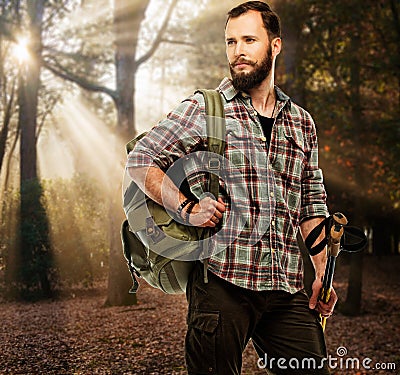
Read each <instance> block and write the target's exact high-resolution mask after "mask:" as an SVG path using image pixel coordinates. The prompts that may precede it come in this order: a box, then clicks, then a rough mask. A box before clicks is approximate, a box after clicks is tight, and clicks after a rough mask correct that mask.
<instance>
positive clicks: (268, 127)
mask: <svg viewBox="0 0 400 375" xmlns="http://www.w3.org/2000/svg"><path fill="white" fill-rule="evenodd" d="M257 114H258V119H259V120H260V123H261V127H262V130H263V132H264V136H265V138H267V142H268V145H269V144H270V142H271V133H272V126H273V125H274V119H273V118H270V117H265V116H261V115H260V114H259V113H257Z"/></svg>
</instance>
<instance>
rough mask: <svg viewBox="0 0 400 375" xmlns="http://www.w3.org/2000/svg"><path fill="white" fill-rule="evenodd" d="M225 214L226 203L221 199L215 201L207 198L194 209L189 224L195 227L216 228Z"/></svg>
mask: <svg viewBox="0 0 400 375" xmlns="http://www.w3.org/2000/svg"><path fill="white" fill-rule="evenodd" d="M224 212H225V203H224V201H223V200H222V199H221V198H218V201H215V200H214V199H212V198H210V197H205V198H204V199H202V200H201V201H200V202H199V203H197V204H195V206H194V207H193V210H192V213H191V214H190V218H189V223H190V224H192V225H194V226H195V227H211V228H214V227H215V226H217V224H218V223H219V221H220V220H221V219H222V215H223V213H224Z"/></svg>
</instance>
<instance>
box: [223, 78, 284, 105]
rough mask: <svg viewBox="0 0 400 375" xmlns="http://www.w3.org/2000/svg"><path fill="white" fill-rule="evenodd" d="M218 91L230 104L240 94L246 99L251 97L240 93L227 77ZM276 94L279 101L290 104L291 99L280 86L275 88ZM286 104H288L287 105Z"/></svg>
mask: <svg viewBox="0 0 400 375" xmlns="http://www.w3.org/2000/svg"><path fill="white" fill-rule="evenodd" d="M218 90H219V91H220V92H221V93H222V95H223V96H224V97H225V99H226V100H227V101H228V102H229V101H231V100H232V99H233V98H234V97H235V96H237V95H238V94H241V95H242V96H243V97H244V98H248V97H249V95H248V94H246V93H245V92H242V93H241V92H239V91H238V90H236V89H235V87H233V84H232V80H231V79H229V78H227V77H225V78H224V79H223V80H222V82H221V83H220V85H219V86H218ZM275 93H276V97H277V99H278V101H281V102H288V101H290V97H289V96H287V95H286V94H285V93H284V92H283V91H282V90H281V89H280V88H279V87H278V86H275ZM285 104H286V103H285Z"/></svg>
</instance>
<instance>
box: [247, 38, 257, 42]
mask: <svg viewBox="0 0 400 375" xmlns="http://www.w3.org/2000/svg"><path fill="white" fill-rule="evenodd" d="M253 42H255V39H254V38H246V43H253Z"/></svg>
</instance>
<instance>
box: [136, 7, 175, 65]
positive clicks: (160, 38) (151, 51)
mask: <svg viewBox="0 0 400 375" xmlns="http://www.w3.org/2000/svg"><path fill="white" fill-rule="evenodd" d="M178 1H179V0H172V3H171V5H170V7H169V9H168V13H167V15H166V17H165V19H164V22H163V24H162V25H161V27H160V30H158V33H157V36H156V39H155V40H154V42H153V45H152V46H151V47H150V49H149V50H148V51H147V52H146V53H145V54H144V55H143V56H142V57H140V58H139V59H138V60H137V61H136V65H137V66H139V65H141V64H143V63H144V62H146V61H147V60H148V59H149V58H150V57H151V56H153V54H154V52H155V51H156V50H157V48H158V46H159V45H160V44H161V42H162V41H163V35H164V33H165V30H166V29H167V27H168V24H169V21H170V19H171V15H172V12H173V10H174V8H175V6H176V4H177V3H178Z"/></svg>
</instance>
